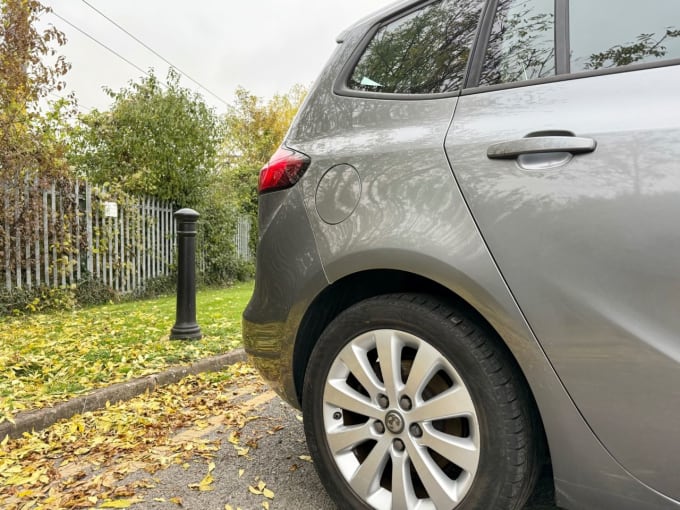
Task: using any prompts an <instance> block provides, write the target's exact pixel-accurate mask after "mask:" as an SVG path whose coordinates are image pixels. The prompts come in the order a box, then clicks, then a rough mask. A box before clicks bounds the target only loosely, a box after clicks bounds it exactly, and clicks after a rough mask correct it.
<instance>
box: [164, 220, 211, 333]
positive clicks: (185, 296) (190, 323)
mask: <svg viewBox="0 0 680 510" xmlns="http://www.w3.org/2000/svg"><path fill="white" fill-rule="evenodd" d="M198 217H199V214H198V213H197V212H196V211H194V210H193V209H180V210H179V211H177V212H176V213H175V218H176V219H177V223H178V225H177V243H178V261H177V262H178V264H177V313H176V317H177V319H176V321H175V325H174V326H173V327H172V330H171V331H170V339H171V340H198V339H200V338H201V337H202V336H203V334H202V333H201V328H200V327H199V326H198V324H197V323H196V222H197V220H198Z"/></svg>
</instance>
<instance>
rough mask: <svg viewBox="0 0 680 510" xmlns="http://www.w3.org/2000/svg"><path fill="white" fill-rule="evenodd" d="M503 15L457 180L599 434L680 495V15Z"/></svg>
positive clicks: (466, 108)
mask: <svg viewBox="0 0 680 510" xmlns="http://www.w3.org/2000/svg"><path fill="white" fill-rule="evenodd" d="M494 3H496V4H497V7H498V9H497V12H496V15H495V17H494V18H493V22H492V23H487V25H486V33H484V34H482V37H483V38H484V40H488V44H487V45H486V48H485V49H482V50H481V51H478V53H477V57H476V61H475V62H476V64H475V65H474V66H473V67H472V72H471V74H472V76H471V81H472V83H471V85H472V86H474V87H468V89H467V90H465V91H464V92H463V95H462V97H461V98H460V100H459V103H458V105H457V109H456V113H455V117H454V122H453V125H452V127H451V129H450V131H449V133H448V136H447V140H446V151H447V154H448V157H449V159H450V162H451V165H452V168H453V171H454V174H455V176H456V178H457V180H458V182H459V184H460V187H461V189H462V191H463V194H464V196H465V198H466V201H467V202H468V206H469V207H470V209H471V211H472V214H473V216H474V217H475V220H476V221H477V223H478V226H479V228H480V230H481V232H482V235H483V237H484V239H485V241H486V242H487V244H488V246H489V248H490V251H491V253H492V254H493V256H494V258H495V260H496V262H497V264H498V266H499V268H500V270H501V272H502V273H503V275H504V277H505V279H506V281H507V283H508V286H509V287H510V289H511V291H512V293H513V294H514V296H515V298H516V300H517V302H518V304H519V306H520V308H521V309H522V311H523V313H524V314H525V316H526V318H527V321H528V323H529V324H530V326H531V327H532V329H533V330H534V332H535V334H536V336H537V337H538V339H539V340H540V342H541V344H542V346H543V348H544V350H545V352H546V354H547V355H548V357H549V359H550V360H551V362H552V363H553V365H554V367H555V369H556V371H557V372H558V374H559V376H560V378H561V379H562V381H563V383H564V384H565V386H566V388H567V390H568V391H569V393H570V394H571V396H572V398H573V399H574V401H575V403H576V405H577V406H578V407H579V409H580V411H581V412H582V414H583V415H584V417H585V419H586V420H587V421H588V423H589V424H590V426H591V427H592V429H593V431H594V432H595V434H596V435H597V436H598V437H599V439H600V440H601V441H602V443H603V444H604V445H605V447H606V448H607V449H608V450H609V451H610V453H611V454H612V455H613V456H614V457H615V458H616V459H617V460H618V461H619V462H620V463H621V464H622V465H623V466H624V467H625V468H626V469H627V470H629V471H630V472H631V473H633V474H634V475H635V476H636V477H637V478H639V479H640V480H642V481H643V482H645V483H646V484H648V485H650V486H652V487H654V488H655V489H657V490H658V491H660V492H662V493H664V494H665V495H667V496H670V497H672V498H675V499H680V484H678V475H677V473H678V468H680V461H679V460H678V459H680V441H678V424H680V225H679V223H678V222H679V221H680V115H678V113H679V112H680V87H678V84H679V83H680V66H679V65H677V64H678V63H679V61H678V60H677V58H678V57H680V31H679V30H678V29H680V21H678V20H680V4H678V3H677V2H676V1H674V0H658V1H657V2H654V7H653V8H651V7H649V5H648V4H644V3H640V2H632V1H624V2H622V1H620V0H602V1H599V2H592V1H590V0H571V1H569V2H567V1H566V0H557V1H555V2H553V1H552V0H498V1H496V2H494ZM674 59H676V60H674Z"/></svg>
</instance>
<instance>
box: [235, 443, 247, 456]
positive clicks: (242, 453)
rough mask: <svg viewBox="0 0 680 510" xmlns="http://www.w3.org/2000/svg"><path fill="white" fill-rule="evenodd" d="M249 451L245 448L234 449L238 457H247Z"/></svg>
mask: <svg viewBox="0 0 680 510" xmlns="http://www.w3.org/2000/svg"><path fill="white" fill-rule="evenodd" d="M249 451H250V448H249V447H247V446H246V447H245V448H238V447H237V448H236V453H237V454H238V456H239V457H244V456H245V455H248V452H249Z"/></svg>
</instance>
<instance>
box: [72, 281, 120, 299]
mask: <svg viewBox="0 0 680 510" xmlns="http://www.w3.org/2000/svg"><path fill="white" fill-rule="evenodd" d="M75 299H76V303H78V305H79V306H93V305H103V304H105V303H109V302H111V301H117V299H118V294H117V293H116V291H115V290H113V289H112V288H111V287H109V286H108V285H106V284H104V283H102V282H101V281H99V280H95V279H94V278H92V277H90V276H89V275H88V276H87V277H86V278H85V279H84V280H82V281H80V282H78V285H77V286H76V289H75Z"/></svg>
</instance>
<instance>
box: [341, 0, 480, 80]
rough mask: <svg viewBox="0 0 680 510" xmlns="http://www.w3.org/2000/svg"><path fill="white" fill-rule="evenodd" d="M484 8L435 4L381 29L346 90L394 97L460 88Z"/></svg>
mask: <svg viewBox="0 0 680 510" xmlns="http://www.w3.org/2000/svg"><path fill="white" fill-rule="evenodd" d="M482 4H483V0H445V1H441V2H436V3H432V4H428V5H427V6H425V7H423V8H422V9H419V10H417V11H414V12H412V13H410V14H408V15H406V16H403V17H401V18H399V19H398V20H395V21H393V22H392V23H389V24H388V25H385V26H384V27H382V28H380V29H379V30H378V31H377V32H376V34H375V36H374V37H373V39H372V40H371V42H370V43H369V45H368V47H367V48H366V51H365V52H364V54H363V55H362V56H361V58H360V59H359V62H358V63H357V65H356V67H355V68H354V71H353V72H352V75H351V77H350V80H349V84H348V85H349V87H350V88H352V89H355V90H363V91H370V92H387V93H396V94H434V93H440V92H450V91H455V90H458V89H460V88H462V85H463V79H464V76H465V66H466V65H467V61H468V57H469V55H470V49H471V48H472V42H473V39H474V36H475V31H476V28H477V22H478V21H479V16H480V12H481V8H482Z"/></svg>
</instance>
